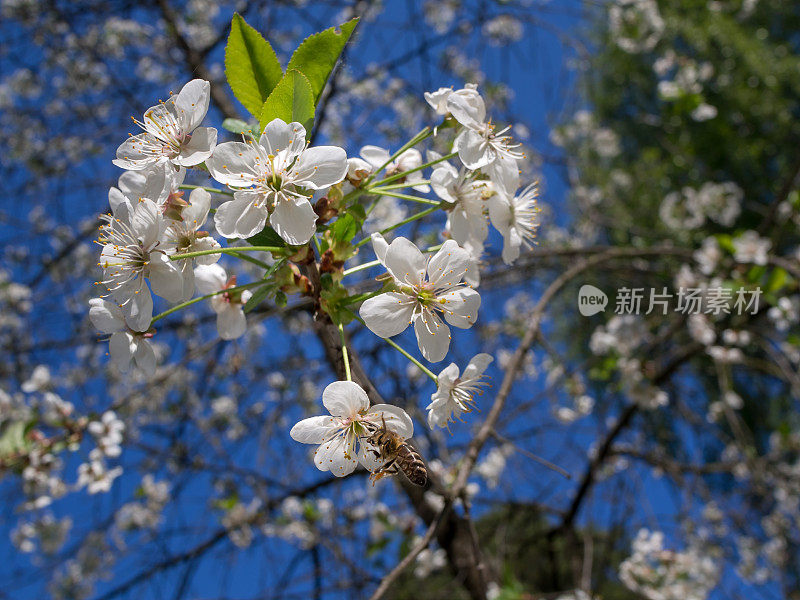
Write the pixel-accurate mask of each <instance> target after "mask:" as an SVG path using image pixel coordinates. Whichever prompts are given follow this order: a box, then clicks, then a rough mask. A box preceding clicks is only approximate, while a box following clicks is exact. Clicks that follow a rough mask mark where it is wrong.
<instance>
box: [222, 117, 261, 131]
mask: <svg viewBox="0 0 800 600" xmlns="http://www.w3.org/2000/svg"><path fill="white" fill-rule="evenodd" d="M253 127H254V125H250V124H248V123H245V122H244V121H242V120H241V119H225V120H224V121H223V122H222V128H223V129H227V130H228V131H230V132H231V133H249V132H251V131H252V130H253Z"/></svg>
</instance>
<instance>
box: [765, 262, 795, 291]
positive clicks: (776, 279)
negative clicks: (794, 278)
mask: <svg viewBox="0 0 800 600" xmlns="http://www.w3.org/2000/svg"><path fill="white" fill-rule="evenodd" d="M788 278H789V274H788V273H787V272H786V271H785V270H783V269H781V268H780V267H775V268H774V269H773V270H772V271H771V272H770V274H769V277H768V278H767V283H766V285H765V286H764V292H765V293H767V294H771V293H775V292H779V291H780V290H781V288H783V286H784V285H786V282H787V280H788Z"/></svg>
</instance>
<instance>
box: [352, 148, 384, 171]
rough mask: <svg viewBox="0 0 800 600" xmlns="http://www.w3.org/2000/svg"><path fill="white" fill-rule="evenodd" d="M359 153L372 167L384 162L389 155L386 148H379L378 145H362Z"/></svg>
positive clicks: (375, 167)
mask: <svg viewBox="0 0 800 600" xmlns="http://www.w3.org/2000/svg"><path fill="white" fill-rule="evenodd" d="M360 154H361V158H363V159H364V160H365V161H367V162H368V163H369V164H371V165H372V167H373V168H374V169H377V168H378V167H380V166H382V165H383V164H385V163H386V162H387V161H388V160H389V157H390V156H391V154H389V151H388V150H386V149H385V148H379V147H378V146H364V147H363V148H361V153H360Z"/></svg>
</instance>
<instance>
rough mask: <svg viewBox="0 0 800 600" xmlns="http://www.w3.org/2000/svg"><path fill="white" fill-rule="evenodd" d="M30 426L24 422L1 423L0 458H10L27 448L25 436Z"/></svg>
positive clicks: (30, 424)
mask: <svg viewBox="0 0 800 600" xmlns="http://www.w3.org/2000/svg"><path fill="white" fill-rule="evenodd" d="M32 425H33V424H32V423H26V422H25V421H11V422H7V423H3V426H2V428H0V456H10V455H12V454H16V453H17V452H19V451H20V450H25V449H26V448H28V446H29V442H28V441H27V440H26V439H25V435H26V434H27V433H28V431H29V430H30V428H31V427H32Z"/></svg>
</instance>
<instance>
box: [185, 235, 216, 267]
mask: <svg viewBox="0 0 800 600" xmlns="http://www.w3.org/2000/svg"><path fill="white" fill-rule="evenodd" d="M221 247H222V246H220V244H219V242H218V241H217V240H215V239H214V238H213V237H211V236H210V235H209V236H208V237H204V238H200V239H199V240H196V241H195V242H194V244H192V245H191V247H189V252H202V251H203V250H215V249H217V248H221ZM220 256H222V255H221V254H203V255H202V256H198V257H196V258H195V259H194V260H195V262H196V263H197V264H198V265H213V264H214V263H215V262H217V261H218V260H219V257H220Z"/></svg>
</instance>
